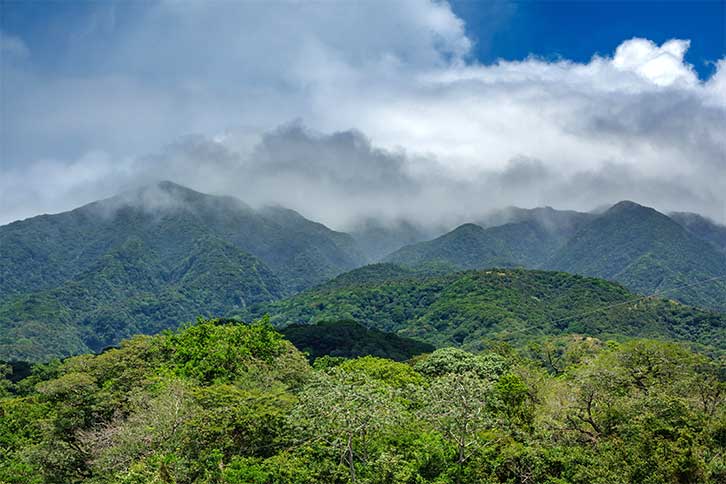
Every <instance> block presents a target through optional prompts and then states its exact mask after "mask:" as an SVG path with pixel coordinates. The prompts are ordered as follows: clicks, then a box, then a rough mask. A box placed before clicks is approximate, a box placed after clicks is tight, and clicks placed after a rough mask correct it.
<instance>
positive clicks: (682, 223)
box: [384, 201, 726, 310]
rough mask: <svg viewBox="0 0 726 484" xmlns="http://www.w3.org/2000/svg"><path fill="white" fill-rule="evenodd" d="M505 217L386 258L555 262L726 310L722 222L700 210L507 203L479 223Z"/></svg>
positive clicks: (462, 264)
mask: <svg viewBox="0 0 726 484" xmlns="http://www.w3.org/2000/svg"><path fill="white" fill-rule="evenodd" d="M506 220H510V221H512V222H508V223H505V224H504V225H499V226H494V227H489V228H483V227H482V226H480V225H475V224H465V225H462V226H460V227H457V228H456V229H454V230H453V231H451V232H449V233H447V234H444V235H442V236H441V237H438V238H436V239H434V240H430V241H426V242H420V243H417V244H412V245H409V246H406V247H403V248H401V249H399V250H397V251H395V252H393V253H392V254H390V255H388V256H387V257H385V258H384V260H385V261H387V262H392V263H397V264H402V265H405V266H408V267H417V266H419V265H420V264H423V263H427V262H431V261H437V262H445V263H448V264H452V265H454V266H456V267H459V268H462V269H484V268H491V267H525V268H532V269H554V270H560V271H565V272H571V273H576V274H582V275H588V276H594V277H599V278H604V279H608V280H612V281H617V282H620V283H622V284H624V285H625V286H626V287H628V288H629V289H630V290H633V291H635V292H639V293H642V294H653V293H655V292H659V293H662V294H663V295H664V296H668V297H673V298H675V299H678V300H680V301H682V302H685V303H687V304H692V305H696V306H702V307H705V308H710V309H716V310H726V254H725V253H724V251H723V248H722V244H724V243H725V241H726V239H725V238H724V237H725V235H724V234H725V233H726V228H724V227H721V226H719V225H717V224H715V223H713V222H711V221H709V220H707V219H704V218H703V217H700V216H697V215H694V214H675V215H674V218H670V217H668V216H666V215H664V214H662V213H660V212H657V211H656V210H654V209H652V208H647V207H643V206H641V205H638V204H636V203H633V202H627V201H626V202H620V203H618V204H616V205H614V206H613V207H611V208H609V209H608V210H605V211H604V212H603V213H600V214H590V213H588V214H585V213H580V212H567V211H557V210H554V209H551V208H547V207H546V208H537V209H532V210H526V209H517V208H510V209H506V210H503V211H499V212H495V213H494V214H493V215H490V216H489V218H488V219H486V220H485V221H484V222H483V223H499V222H502V221H506ZM684 286H685V287H684Z"/></svg>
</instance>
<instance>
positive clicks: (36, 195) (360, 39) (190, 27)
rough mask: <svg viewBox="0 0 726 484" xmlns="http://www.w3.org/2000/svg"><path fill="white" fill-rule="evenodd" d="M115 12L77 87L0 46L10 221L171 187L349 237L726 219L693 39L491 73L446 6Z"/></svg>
mask: <svg viewBox="0 0 726 484" xmlns="http://www.w3.org/2000/svg"><path fill="white" fill-rule="evenodd" d="M137 10H138V11H137ZM109 12H110V13H109ZM112 14H113V15H112ZM120 15H121V14H120V13H119V12H115V11H113V10H111V11H106V10H103V9H100V7H99V11H98V15H97V16H96V17H95V20H94V22H93V23H92V24H89V25H88V26H86V27H88V28H87V29H80V28H79V29H76V30H78V31H83V32H86V34H84V35H86V36H87V38H86V39H85V40H84V39H80V40H77V42H79V43H82V42H85V43H83V45H84V46H85V45H86V44H88V43H90V44H93V42H92V41H93V40H97V39H99V38H100V39H102V40H104V41H105V43H104V44H103V45H105V46H106V47H107V48H106V49H104V50H100V49H97V48H94V47H93V45H91V46H89V47H88V48H85V47H84V48H83V49H77V48H76V49H74V48H68V49H66V51H65V55H66V57H65V61H66V64H67V65H69V66H71V67H75V68H77V71H78V72H76V73H74V74H73V75H71V74H68V72H65V71H62V70H60V69H55V70H52V71H50V72H39V70H40V69H39V63H40V60H39V59H37V57H38V56H37V53H36V52H34V51H33V49H32V48H30V47H29V46H28V45H26V42H24V39H22V38H19V37H13V36H9V35H6V34H3V35H2V36H0V49H1V50H2V52H3V57H2V59H3V61H2V62H3V82H4V86H5V88H4V92H5V93H8V92H12V93H14V95H13V96H8V95H4V96H3V106H4V107H3V111H4V113H3V114H4V119H5V120H12V122H5V123H4V126H3V130H2V134H0V137H1V139H0V141H2V145H3V150H2V156H1V157H0V170H1V172H0V174H1V175H2V176H0V223H8V222H11V221H13V220H17V219H22V218H25V217H30V216H33V215H37V214H40V213H55V212H60V211H64V210H69V209H72V208H75V207H77V206H79V205H82V204H84V203H88V202H91V201H93V200H96V199H100V198H105V197H109V196H112V195H114V194H116V193H119V192H121V191H124V190H129V189H132V188H135V187H140V186H144V185H148V184H152V183H155V182H156V181H158V180H171V181H174V182H176V183H179V184H182V185H185V186H189V187H190V188H193V189H196V190H199V191H203V192H207V193H215V194H225V195H232V196H235V197H238V198H239V199H241V200H243V201H244V202H246V203H249V204H251V205H254V206H261V205H265V204H279V205H283V206H285V207H289V208H292V209H295V210H297V211H299V212H301V213H302V214H303V215H305V216H306V217H308V218H311V219H314V220H317V221H321V222H323V223H325V224H327V225H329V226H331V227H333V228H336V229H342V230H348V229H350V228H352V227H355V226H357V225H358V224H360V223H362V222H363V221H364V220H366V219H369V218H374V219H378V220H382V221H384V222H386V221H395V220H400V219H404V220H407V221H410V222H412V223H416V224H419V225H422V226H425V227H430V226H441V225H444V226H447V227H451V226H454V225H456V224H458V223H461V222H466V221H472V220H477V219H479V218H481V216H482V215H483V214H486V213H487V212H489V211H491V210H493V209H497V208H502V207H506V206H519V207H524V208H528V207H537V206H545V205H549V206H553V207H555V208H560V209H576V210H583V211H587V210H592V209H594V208H597V207H601V206H605V205H608V204H612V203H615V202H617V201H619V200H623V199H629V200H633V201H636V202H638V203H641V204H645V205H649V206H653V207H655V208H657V209H659V210H661V211H692V212H697V213H701V214H703V215H706V216H708V217H711V218H713V219H715V220H717V221H720V222H723V223H726V136H724V133H726V58H722V59H714V60H713V61H714V63H715V69H714V72H713V74H712V75H711V76H710V77H709V78H708V79H700V78H699V77H698V75H697V74H696V72H695V71H694V69H693V66H691V65H689V64H688V63H687V62H686V61H685V55H686V52H687V51H688V49H689V47H690V42H689V40H688V39H672V40H669V41H667V42H665V43H662V44H660V45H658V44H656V43H654V42H652V41H650V40H648V39H644V38H632V39H623V40H622V43H621V44H620V45H619V46H618V47H617V48H615V49H614V50H613V51H612V52H608V53H593V56H592V58H591V59H590V61H589V62H585V63H577V62H573V61H570V60H568V59H562V58H557V59H540V58H536V57H530V58H527V59H524V60H519V61H510V60H506V59H501V60H499V61H497V62H494V63H491V64H481V63H480V62H479V61H477V60H476V59H475V58H473V56H472V55H471V51H472V46H473V45H474V40H473V39H471V38H470V37H469V36H468V34H467V30H466V25H465V23H464V22H463V20H462V19H460V18H458V17H457V16H456V15H455V14H454V13H453V11H452V10H451V8H450V7H449V6H448V4H446V3H441V2H429V1H424V0H421V1H414V0H411V1H406V2H396V3H395V5H393V6H392V8H391V12H390V14H389V15H386V16H384V15H381V14H380V9H379V5H378V4H375V3H374V2H370V3H366V4H361V5H358V6H356V8H353V9H349V8H343V7H341V6H339V5H336V6H331V7H330V8H322V7H321V5H316V4H306V3H295V4H293V5H290V4H272V5H269V6H268V5H264V4H249V3H239V4H237V3H231V4H225V8H219V9H205V8H202V6H201V5H197V4H194V3H186V2H185V3H184V4H183V6H182V4H178V3H174V2H159V3H157V4H154V5H152V6H143V7H138V8H137V9H130V10H129V11H128V12H126V11H124V15H126V16H129V18H125V19H124V18H121V16H120ZM506 15H507V13H506V12H502V11H499V10H496V9H494V10H492V12H491V22H492V23H496V22H498V21H505V20H506ZM211 25H214V26H215V28H213V29H211V28H210V26H211ZM363 26H365V28H364V27H363ZM479 41H486V39H479ZM74 42H75V41H74ZM79 45H80V44H79ZM151 45H153V46H154V48H153V49H149V48H147V47H148V46H151ZM71 47H73V45H72V46H71ZM152 74H153V75H152Z"/></svg>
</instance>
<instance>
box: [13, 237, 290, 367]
mask: <svg viewBox="0 0 726 484" xmlns="http://www.w3.org/2000/svg"><path fill="white" fill-rule="evenodd" d="M282 294H283V289H282V284H281V283H280V281H279V279H278V278H277V277H276V276H275V275H274V274H273V273H272V271H271V270H270V269H268V268H267V267H266V266H265V265H264V264H263V263H262V262H261V261H260V260H259V259H257V258H255V257H253V256H251V255H249V254H246V253H244V252H242V251H241V250H239V249H237V248H236V247H234V246H232V245H230V244H228V243H225V242H222V241H220V240H214V239H203V240H199V241H197V244H196V246H195V247H194V248H193V249H192V251H191V252H190V253H189V254H188V256H187V257H184V258H183V259H181V260H180V261H179V263H178V264H177V265H176V266H174V267H172V269H171V270H170V271H164V270H163V269H162V268H161V265H160V258H159V256H158V254H156V253H155V252H154V251H153V249H151V248H150V247H148V246H147V245H145V244H144V243H143V242H142V241H141V240H139V239H136V238H130V239H129V240H127V241H126V242H125V243H123V244H122V245H121V246H120V247H117V248H115V249H113V250H111V251H110V252H109V253H107V254H106V255H104V256H103V257H101V258H100V259H99V260H98V261H97V262H96V263H95V264H94V265H93V266H92V267H90V268H89V269H88V270H86V271H85V272H83V273H81V274H79V275H78V276H76V277H74V278H73V279H71V280H69V281H66V282H64V283H63V284H60V285H59V286H57V287H55V288H53V289H47V290H44V291H37V292H33V293H30V294H26V295H21V296H16V297H15V298H13V299H11V300H9V301H7V302H5V303H4V304H0V335H2V336H1V337H0V355H1V356H0V359H6V360H14V359H17V360H31V361H38V360H45V359H48V358H49V357H54V356H67V355H70V354H77V353H82V352H89V351H99V350H101V349H102V348H104V347H106V346H110V345H113V344H116V343H117V342H118V341H119V340H120V339H122V338H125V337H129V336H131V335H133V334H137V333H155V332H158V331H160V330H162V329H166V328H170V327H175V326H176V325H177V324H178V323H179V322H180V321H185V320H189V319H193V318H194V317H196V316H198V315H205V316H212V315H220V314H226V313H227V312H230V311H241V310H244V309H245V307H246V306H247V305H248V304H257V303H260V302H264V301H271V300H274V299H277V298H279V297H281V296H282Z"/></svg>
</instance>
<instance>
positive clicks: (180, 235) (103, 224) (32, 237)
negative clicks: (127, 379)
mask: <svg viewBox="0 0 726 484" xmlns="http://www.w3.org/2000/svg"><path fill="white" fill-rule="evenodd" d="M0 247H2V251H0V359H13V358H17V359H33V358H37V357H40V356H43V357H49V356H63V355H68V354H73V353H78V352H85V351H89V350H94V351H95V350H98V349H100V348H102V347H104V346H107V345H110V344H114V343H115V342H117V341H119V339H121V338H123V337H126V336H129V335H131V334H134V333H137V332H145V333H147V332H154V331H158V330H160V329H163V328H167V327H170V326H175V325H176V324H178V323H179V322H180V321H184V320H189V319H194V318H195V317H196V316H198V315H208V316H213V315H224V314H227V313H229V312H234V311H239V310H242V309H244V308H245V307H246V306H247V305H249V304H256V303H259V302H263V301H269V300H273V299H277V298H279V297H282V296H284V295H286V294H293V293H295V292H298V291H300V290H303V289H305V288H308V287H312V286H314V285H316V284H320V283H322V282H325V281H327V280H328V279H330V278H331V277H334V276H335V275H337V274H340V273H341V272H344V271H346V270H350V269H352V268H354V267H357V266H359V265H360V264H362V263H363V261H364V258H363V256H362V255H361V254H360V252H359V251H358V250H357V248H356V245H355V241H354V240H353V239H352V238H351V237H350V236H349V235H347V234H344V233H341V232H335V231H333V230H330V229H328V228H327V227H325V226H324V225H322V224H319V223H316V222H312V221H310V220H307V219H306V218H304V217H302V216H301V215H300V214H298V213H297V212H294V211H292V210H287V209H284V208H280V207H268V208H264V209H261V210H253V209H252V208H250V207H249V206H247V205H245V204H244V203H242V202H241V201H239V200H237V199H236V198H233V197H220V196H212V195H205V194H202V193H199V192H196V191H193V190H190V189H188V188H185V187H182V186H179V185H176V184H173V183H171V182H162V183H159V184H157V185H153V186H149V187H145V188H142V189H139V190H135V191H132V192H128V193H124V194H121V195H119V196H116V197H113V198H110V199H107V200H102V201H98V202H94V203H91V204H89V205H86V206H84V207H81V208H79V209H76V210H73V211H71V212H65V213H61V214H57V215H42V216H39V217H33V218H30V219H27V220H23V221H18V222H14V223H11V224H8V225H5V226H2V227H0Z"/></svg>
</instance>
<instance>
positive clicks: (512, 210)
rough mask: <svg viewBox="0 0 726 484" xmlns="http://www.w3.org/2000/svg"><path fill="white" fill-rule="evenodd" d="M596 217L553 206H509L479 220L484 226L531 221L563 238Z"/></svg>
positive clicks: (479, 223) (569, 235)
mask: <svg viewBox="0 0 726 484" xmlns="http://www.w3.org/2000/svg"><path fill="white" fill-rule="evenodd" d="M595 217H596V215H595V214H593V213H588V212H577V211H574V210H556V209H554V208H552V207H536V208H519V207H507V208H504V209H501V210H495V211H493V212H491V213H489V214H487V215H485V216H484V217H482V218H481V219H479V220H478V221H477V224H478V225H481V226H482V227H497V226H500V225H505V224H511V223H521V222H530V223H534V224H536V225H538V226H540V227H541V228H543V229H544V230H546V231H547V232H548V233H550V234H552V235H553V236H556V237H558V238H561V239H566V238H569V237H571V236H572V235H574V234H575V233H576V232H577V231H578V230H579V229H580V228H582V227H583V226H585V225H586V224H587V223H589V222H590V221H592V220H593V219H594V218H595Z"/></svg>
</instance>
